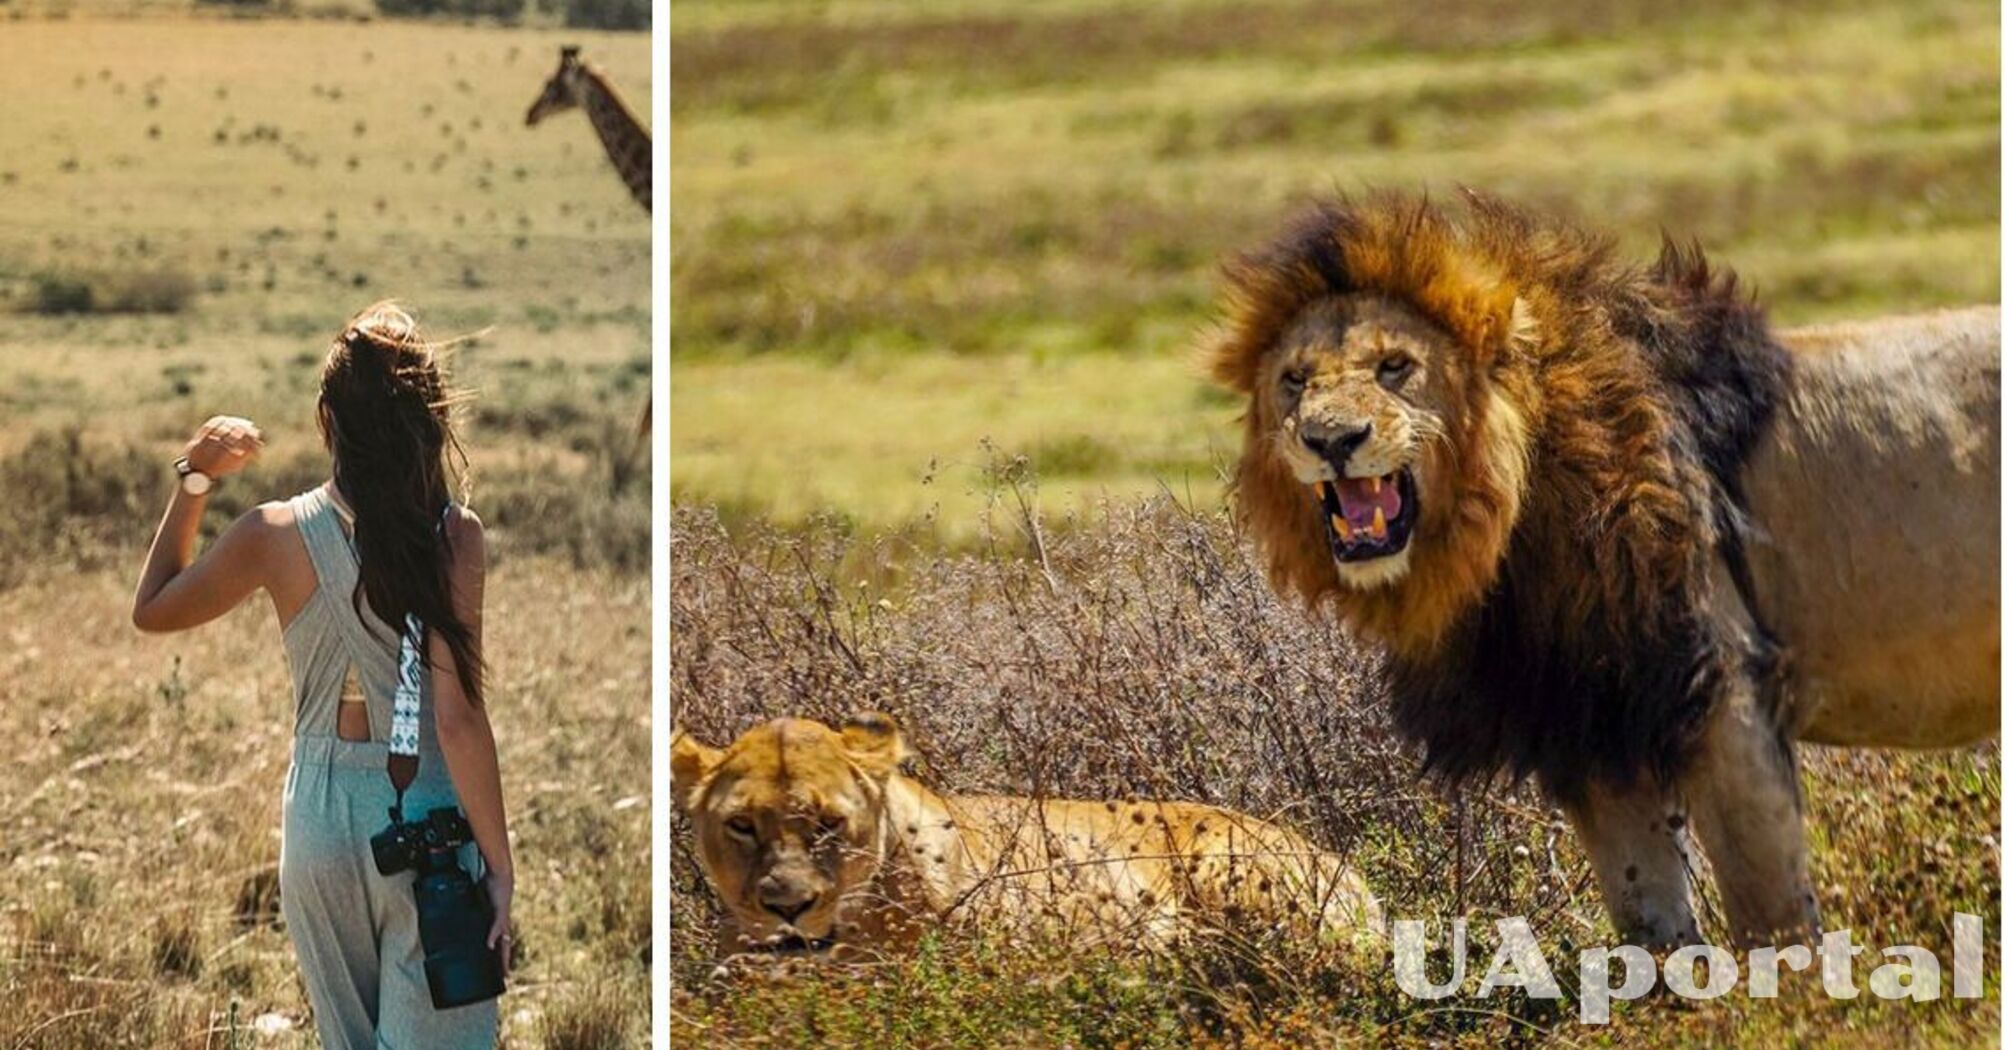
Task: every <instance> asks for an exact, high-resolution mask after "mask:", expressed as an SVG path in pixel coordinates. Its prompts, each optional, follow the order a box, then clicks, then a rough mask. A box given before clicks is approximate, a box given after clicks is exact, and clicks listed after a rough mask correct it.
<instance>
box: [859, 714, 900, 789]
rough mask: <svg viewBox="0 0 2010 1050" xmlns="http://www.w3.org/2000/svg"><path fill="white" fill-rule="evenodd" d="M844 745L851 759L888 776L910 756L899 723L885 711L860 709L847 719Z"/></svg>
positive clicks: (867, 770) (873, 772)
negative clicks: (902, 760) (901, 761)
mask: <svg viewBox="0 0 2010 1050" xmlns="http://www.w3.org/2000/svg"><path fill="white" fill-rule="evenodd" d="M843 735H844V746H845V750H846V751H849V752H851V757H852V760H853V761H855V762H857V763H858V764H859V765H860V766H863V767H864V768H865V771H866V772H868V773H871V774H873V775H874V776H885V775H887V774H888V773H891V772H893V771H894V769H895V768H897V767H898V766H899V765H900V760H901V759H903V758H905V757H907V739H906V737H904V736H903V735H902V734H901V732H900V723H899V722H896V721H894V719H893V716H892V715H889V714H887V713H885V712H884V711H861V712H859V713H858V714H855V715H853V716H851V717H850V718H847V719H845V720H844V730H843Z"/></svg>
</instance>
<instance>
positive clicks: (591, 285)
mask: <svg viewBox="0 0 2010 1050" xmlns="http://www.w3.org/2000/svg"><path fill="white" fill-rule="evenodd" d="M0 39H4V40H5V48H6V51H7V53H8V54H9V56H10V61H9V62H7V63H6V68H5V69H4V70H0V92H4V93H5V95H6V97H7V98H8V99H9V106H8V115H7V117H6V118H5V120H4V121H0V348H4V353H0V634H4V637H5V644H4V645H0V747H4V749H5V751H6V753H7V754H8V756H9V757H8V761H7V762H5V763H0V1004H4V1009H0V1047H7V1048H10V1050H11V1048H28V1047H35V1048H42V1047H50V1048H72V1047H74V1048H93V1050H95V1048H101V1047H128V1046H130V1047H305V1046H313V1045H315V1040H314V1038H313V1035H312V1029H311V1026H310V1024H309V1021H308V1016H307V1007H306V1002H305V998H304V995H303V993H302V991H301V988H300V986H299V982H298V977H297V974H296V968H295V965H294V963H293V959H292V954H291V949H290V947H289V946H288V942H287V941H286V938H285V934H284V932H283V930H281V929H280V928H279V926H278V922H277V917H276V915H275V913H274V903H273V900H272V897H271V888H272V883H271V881H270V874H269V873H270V872H271V871H272V870H273V865H274V864H275V863H276V861H277V859H278V852H279V840H278V827H279V806H280V791H281V788H282V785H283V781H284V773H285V768H286V762H287V755H288V748H289V744H288V739H289V735H290V730H291V719H292V707H291V700H290V696H289V687H288V679H287V676H286V672H285V662H284V655H283V652H282V650H281V647H280V645H279V639H278V637H277V632H276V631H275V630H274V626H273V621H272V614H271V613H270V612H269V610H268V609H267V607H266V606H265V605H264V603H263V601H262V600H259V601H257V602H254V603H253V605H252V607H247V608H245V609H242V610H239V611H238V612H237V613H234V614H233V615H232V616H231V617H229V618H228V619H226V620H225V621H222V622H220V623H218V624H215V625H212V626H210V627H208V628H205V629H203V630H200V631H198V632H195V633H193V634H187V635H179V636H170V637H165V638H143V637H141V636H140V635H138V634H137V633H136V632H135V631H133V630H132V628H131V626H130V625H129V623H128V622H127V608H128V603H129V600H130V593H131V586H132V583H133V580H134V578H135V574H136V573H137V571H138V567H139V564H140V557H141V555H142V553H143V551H144V544H145V542H146V539H147V538H148V536H149V535H150V534H151V529H152V527H153V523H154V521H155V519H156V517H157V516H158V514H159V511H160V506H161V504H162V503H163V502H164V500H165V496H166V493H167V488H168V484H169V482H168V480H167V478H168V474H167V471H166V464H167V462H168V461H169V460H170V459H171V458H172V457H173V456H174V455H175V453H176V451H177V449H178V448H179V445H180V442H181V441H182V440H184V439H185V437H186V435H187V433H188V432H189V431H190V430H192V429H193V427H194V426H195V425H196V424H197V423H199V422H201V421H202V420H203V419H204V418H205V417H207V416H208V415H210V414H213V413H217V412H230V413H236V414H243V415H248V416H251V417H252V418H254V419H256V420H258V421H259V422H260V423H261V424H262V425H263V426H264V428H265V429H266V431H267V434H268V436H269V438H270V444H269V447H268V451H267V455H266V456H265V457H264V459H263V460H262V461H261V462H260V463H258V464H257V465H255V466H254V467H253V468H252V469H251V470H250V471H249V472H248V473H247V474H246V475H245V476H244V477H243V478H242V479H233V480H232V481H231V482H229V483H228V484H227V485H226V487H225V489H224V490H223V492H222V493H221V494H220V495H219V497H218V498H217V499H216V500H215V501H214V503H215V506H213V507H212V508H211V512H210V518H209V520H208V525H209V526H210V527H211V528H215V527H220V526H221V525H222V524H223V523H225V522H227V521H228V520H229V518H230V516H231V515H232V514H234V513H236V512H237V511H239V510H241V509H243V508H244V507H245V506H247V505H249V504H250V503H252V502H256V501H257V500H260V499H266V498H274V497H279V496H284V495H289V494H291V493H293V492H297V491H299V490H300V489H302V488H305V487H307V486H308V485H311V484H313V483H315V482H316V481H317V480H319V478H320V477H322V476H325V470H326V463H325V457H324V456H323V455H322V453H321V451H320V448H319V444H318V440H317V438H316V436H315V433H314V429H313V416H312V413H313V392H314V388H315V387H314V385H315V381H316V371H317V368H318V365H319V361H320V358H321V354H322V353H323V350H324V347H325V340H326V339H327V338H328V337H329V336H330V335H332V334H333V332H334V330H335V329H336V327H337V326H339V325H340V323H341V322H342V320H343V319H344V318H345V317H346V316H347V315H348V314H349V312H351V311H352V310H354V309H356V308H358V307H360V306H362V305H363V304H365V303H368V302H370V301H371V300H373V299H376V298H379V297H383V296H396V297H399V298H402V299H404V300H405V301H406V302H407V304H408V305H409V306H410V308H411V309H412V310H413V311H414V312H415V313H417V314H418V315H419V317H420V318H421V320H422V322H426V323H428V324H429V325H430V326H431V327H433V328H434V329H435V330H436V331H438V332H441V333H454V332H468V331H476V330H483V329H486V330H487V334H486V335H484V336H483V337H482V338H480V339H478V340H475V341H473V342H471V343H469V344H467V345H465V346H464V347H463V348H462V349H461V351H460V356H459V360H458V362H457V372H458V376H459V378H460V379H461V380H462V381H464V382H465V383H466V384H468V385H471V386H473V387H475V388H476V389H477V391H478V395H479V397H478V400H477V401H476V402H474V404H473V406H472V407H471V409H470V411H469V415H468V419H467V425H466V427H465V430H464V438H465V439H466V441H467V442H468V444H469V446H470V449H471V452H472V454H473V459H474V488H473V493H472V500H471V502H472V504H473V505H474V507H475V508H476V510H477V511H479V512H480V513H481V515H482V516H483V518H484V519H485V520H486V522H487V523H488V525H489V528H490V535H491V536H492V537H493V538H492V540H491V551H492V564H491V573H490V590H489V602H490V605H489V613H488V616H487V623H488V630H489V647H490V658H491V661H492V665H493V675H494V677H493V679H492V682H493V685H492V687H491V689H492V691H491V705H492V710H493V712H494V718H495V722H496V726H497V734H498V737H499V743H500V747H501V751H502V764H503V775H504V784H505V790H506V792H507V794H508V796H509V801H510V804H511V810H512V813H511V816H512V829H513V831H514V832H515V834H516V836H517V844H516V848H517V856H518V859H519V860H518V863H519V871H520V875H519V890H518V902H517V906H516V919H517V923H518V925H519V928H520V934H519V939H520V943H521V944H522V951H521V957H522V965H521V967H520V968H519V970H518V972H517V974H516V977H515V979H514V984H513V988H512V990H511V992H510V993H509V994H508V996H507V997H506V998H505V999H504V1001H503V1016H504V1025H503V1027H504V1040H505V1044H506V1045H507V1046H511V1047H522V1048H531V1047H553V1048H605V1047H620V1046H636V1045H641V1044H642V1042H643V1041H644V1040H645V1038H646V1032H647V1027H648V1017H649V997H648V978H647V974H648V966H649V960H648V950H649V880H648V870H649V800H650V790H649V785H648V773H649V767H648V739H649V736H648V727H649V704H648V697H649V658H650V657H649V654H650V645H649V616H648V607H649V599H648V572H647V566H648V557H649V555H648V536H649V505H648V469H649V468H648V463H649V460H648V452H647V449H646V447H643V446H642V445H641V444H640V443H638V442H637V441H636V439H635V438H634V437H633V435H632V432H631V428H632V425H633V421H634V418H635V414H636V412H637V410H638V409H639V408H640V407H641V403H642V399H643V398H644V396H645V395H646V391H647V389H648V375H649V345H648V339H649V253H650V246H649V239H650V238H649V223H648V221H647V217H646V216H645V215H644V214H643V213H642V212H641V210H640V209H639V208H637V207H636V206H635V204H634V202H633V201H632V200H630V199H629V197H628V195H627V193H626V191H625V190H624V189H623V188H622V186H621V184H620V182H619V180H618V179H617V178H616V177H615V176H614V174H613V172H612V171H611V169H609V168H608V166H607V163H606V160H605V157H604V156H603V154H602V152H601V149H600V146H599V144H598V142H597V140H596V139H595V138H594V136H593V134H592V132H591V130H590V129H589V128H588V126H587V124H586V122H585V120H584V119H583V118H580V117H577V116H569V117H566V118H563V119H557V120H554V121H553V122H552V123H549V124H547V125H545V126H541V127H538V128H534V129H526V128H525V127H524V126H523V116H524V112H525V110H526V109H527V108H528V107H529V104H530V102H531V100H532V99H533V98H534V97H535V96H536V95H537V93H538V91H539V89H540V88H541V87H542V85H543V83H544V80H545V78H546V76H548V75H549V73H550V72H551V70H552V68H553V67H555V65H556V63H557V51H558V46H559V45H560V44H561V43H579V44H582V45H583V46H584V48H585V53H586V55H587V57H589V58H590V59H592V60H594V61H596V62H597V63H599V64H600V65H602V66H603V68H605V69H606V70H607V71H608V73H609V74H610V76H611V77H612V79H613V80H614V81H615V82H616V83H617V84H618V85H619V86H620V87H621V89H623V90H624V91H625V92H627V93H628V94H629V97H630V99H631V101H632V103H633V104H634V105H635V106H637V107H638V108H640V109H642V110H643V111H644V112H646V110H647V105H648V103H647V99H648V91H649V53H648V52H649V48H648V38H647V36H646V35H643V34H626V35H618V34H594V33H565V34H559V33H553V32H543V31H526V30H506V29H497V28H481V27H472V26H456V25H448V24H433V25H416V24H397V23H386V22H376V23H368V24H364V23H354V22H296V21H286V20H262V21H261V20H228V21H224V20H204V19H197V18H153V19H141V20H102V19H93V18H88V17H82V16H79V17H72V18H66V19H59V20H47V21H45V20H39V19H34V18H30V19H25V20H15V21H9V22H6V23H5V24H4V28H0ZM555 642H558V643H562V644H554V643H555Z"/></svg>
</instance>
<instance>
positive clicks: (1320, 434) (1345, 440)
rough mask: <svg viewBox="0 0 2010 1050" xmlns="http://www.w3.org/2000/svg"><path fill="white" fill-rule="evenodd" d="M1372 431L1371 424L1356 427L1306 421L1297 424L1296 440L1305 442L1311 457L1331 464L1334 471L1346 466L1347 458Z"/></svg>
mask: <svg viewBox="0 0 2010 1050" xmlns="http://www.w3.org/2000/svg"><path fill="white" fill-rule="evenodd" d="M1374 430H1375V427H1374V424H1372V423H1361V424H1358V425H1357V424H1351V423H1324V422H1319V421H1317V420H1308V421H1306V422H1304V423H1301V424H1299V427H1298V440H1300V441H1303V442H1305V447H1306V448H1308V449H1311V450H1312V454H1313V455H1315V456H1318V457H1319V458H1320V459H1323V460H1325V461H1326V462H1328V463H1330V464H1332V465H1333V469H1334V470H1341V469H1342V468H1344V467H1345V466H1346V465H1347V457H1349V456H1352V455H1353V454H1354V450H1355V449H1357V448H1360V447H1361V446H1362V444H1364V443H1365V442H1366V441H1367V440H1368V435H1369V434H1371V433H1373V432H1374Z"/></svg>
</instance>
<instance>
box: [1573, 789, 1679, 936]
mask: <svg viewBox="0 0 2010 1050" xmlns="http://www.w3.org/2000/svg"><path fill="white" fill-rule="evenodd" d="M1568 812H1569V814H1570V819H1571V823H1572V824H1574V825H1575V826H1576V827H1577V835H1578V840H1579V841H1581V842H1582V843H1584V849H1585V852H1586V853H1589V854H1590V855H1591V866H1592V868H1593V870H1594V871H1596V872H1597V873H1598V888H1599V889H1600V891H1602V892H1603V894H1604V896H1605V908H1606V912H1607V913H1608V914H1609V915H1611V917H1612V926H1613V929H1615V930H1616V931H1618V933H1619V939H1620V941H1621V942H1622V943H1625V944H1634V945H1639V946H1640V947H1643V948H1650V949H1659V948H1675V947H1680V946H1682V945H1686V944H1696V943H1698V942H1700V941H1701V940H1702V939H1703V938H1702V936H1701V934H1700V933H1699V932H1698V930H1697V927H1696V913H1695V912H1694V911H1693V910H1692V909H1691V907H1690V904H1689V869H1690V864H1689V848H1688V835H1687V833H1686V832H1685V831H1684V826H1685V825H1686V823H1687V819H1688V818H1687V816H1686V815H1685V813H1684V812H1683V808H1682V805H1681V801H1680V799H1679V798H1678V797H1677V796H1676V794H1675V792H1674V791H1672V790H1669V789H1667V788H1665V787H1662V786H1660V785H1656V784H1653V783H1651V782H1649V781H1648V779H1647V778H1644V777H1643V778H1642V781H1641V783H1639V784H1636V785H1634V786H1631V787H1625V788H1619V787H1614V786H1612V785H1610V784H1605V783H1594V784H1593V785H1592V786H1591V788H1590V789H1589V791H1588V792H1587V794H1586V796H1585V799H1584V801H1583V802H1581V803H1579V804H1577V805H1573V806H1570V807H1568Z"/></svg>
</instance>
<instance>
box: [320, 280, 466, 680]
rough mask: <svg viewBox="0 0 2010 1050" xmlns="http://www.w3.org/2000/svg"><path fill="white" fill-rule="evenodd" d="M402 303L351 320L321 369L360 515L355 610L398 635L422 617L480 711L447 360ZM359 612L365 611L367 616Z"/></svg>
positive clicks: (327, 430)
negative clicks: (452, 571)
mask: <svg viewBox="0 0 2010 1050" xmlns="http://www.w3.org/2000/svg"><path fill="white" fill-rule="evenodd" d="M446 348H447V347H446V345H445V344H435V343H431V342H428V341H427V340H425V339H424V338H422V337H421V336H420V335H419V329H418V325H417V324H416V323H415V322H414V321H413V320H412V318H411V316H410V315H409V314H407V313H405V311H403V310H401V309H399V308H398V306H397V305H396V304H395V303H391V302H388V301H387V302H380V303H375V304H373V305H371V306H369V307H366V308H364V310H363V312H361V313H359V314H357V315H356V316H355V317H353V318H351V319H350V321H349V323H348V324H347V325H346V326H344V327H343V329H342V334H341V335H339V336H337V337H336V339H335V343H334V345H333V346H331V347H329V349H328V360H327V362H326V363H325V364H323V365H322V367H321V405H320V411H319V413H318V415H319V417H320V423H321V440H322V442H323V443H324V444H326V445H327V446H328V451H329V452H330V453H332V454H333V456H334V459H335V487H336V488H337V489H338V490H339V491H340V492H341V494H342V497H343V499H345V500H346V501H347V502H348V503H349V506H350V509H351V510H353V511H354V512H355V515H356V524H355V537H356V557H357V561H358V562H359V563H360V572H359V576H360V581H359V584H358V586H357V593H356V595H355V599H354V600H355V601H357V602H359V603H360V602H362V601H365V600H367V601H368V602H369V603H370V608H371V610H372V611H374V612H375V613H376V614H377V615H378V616H379V617H380V618H382V619H383V621H384V622H385V623H386V624H389V625H390V626H391V628H392V629H393V630H395V631H403V630H404V626H405V616H406V615H407V614H411V615H414V616H417V617H418V618H419V620H420V622H422V623H424V624H425V625H426V630H428V631H430V632H434V633H437V634H438V635H439V636H440V638H441V639H442V640H444V641H445V642H446V643H447V649H448V651H449V652H451V653H453V654H454V670H455V674H456V676H457V677H458V678H459V679H460V683H461V688H462V690H463V691H465V692H466V693H467V696H468V699H469V700H470V701H471V702H472V703H473V704H474V705H475V706H477V707H479V706H481V703H482V666H483V665H482V658H481V652H480V651H479V647H478V646H476V644H475V639H474V635H473V633H472V632H471V631H470V630H469V629H468V625H467V624H466V623H464V622H463V621H462V620H461V617H460V615H459V614H458V613H457V612H456V611H455V609H454V601H453V584H452V579H451V577H450V576H449V574H448V570H449V567H450V566H451V564H452V562H453V550H452V547H451V545H450V543H449V541H448V539H447V529H446V525H445V519H444V514H445V511H446V508H447V504H448V500H449V499H450V498H451V494H450V493H449V491H448V459H449V457H451V458H452V459H453V460H454V466H455V467H456V468H457V469H458V471H459V472H461V473H465V469H466V466H467V455H466V453H464V452H463V451H462V450H461V446H460V442H459V441H458V440H457V439H456V438H455V436H454V427H453V419H452V410H453V406H454V405H455V404H456V403H458V402H459V401H460V400H462V399H463V398H462V396H461V395H459V394H457V393H456V392H454V391H452V390H450V389H449V388H448V387H447V383H446V376H445V372H444V370H443V369H442V367H441V360H440V358H441V357H442V355H443V352H444V351H445V350H446ZM361 608H362V607H361V605H360V604H359V605H358V606H357V609H358V611H359V612H360V611H361Z"/></svg>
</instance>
